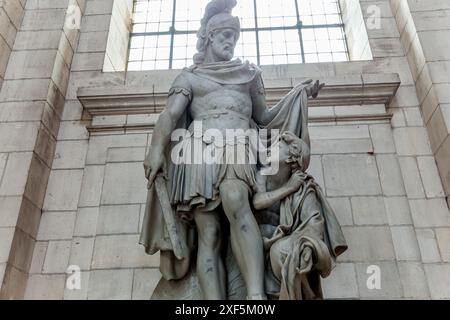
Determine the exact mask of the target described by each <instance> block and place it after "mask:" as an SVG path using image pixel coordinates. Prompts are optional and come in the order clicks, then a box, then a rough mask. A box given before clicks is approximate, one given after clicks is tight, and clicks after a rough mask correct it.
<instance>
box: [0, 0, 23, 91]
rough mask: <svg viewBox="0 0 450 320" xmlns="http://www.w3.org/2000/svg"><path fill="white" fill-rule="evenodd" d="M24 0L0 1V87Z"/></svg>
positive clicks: (21, 14) (20, 19)
mask: <svg viewBox="0 0 450 320" xmlns="http://www.w3.org/2000/svg"><path fill="white" fill-rule="evenodd" d="M25 2H26V0H9V1H0V89H1V87H2V84H3V81H4V79H5V72H6V66H7V65H8V60H9V56H10V55H11V51H12V49H13V45H14V40H15V39H16V34H17V30H18V29H19V28H20V24H21V22H22V17H23V8H24V6H25Z"/></svg>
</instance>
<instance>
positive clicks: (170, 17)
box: [128, 0, 348, 70]
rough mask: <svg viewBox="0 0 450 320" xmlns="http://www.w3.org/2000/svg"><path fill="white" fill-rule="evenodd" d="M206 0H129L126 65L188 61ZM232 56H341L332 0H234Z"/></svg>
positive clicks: (277, 59) (155, 66)
mask: <svg viewBox="0 0 450 320" xmlns="http://www.w3.org/2000/svg"><path fill="white" fill-rule="evenodd" d="M209 1H210V0H135V4H134V9H133V26H132V33H131V37H130V52H129V59H128V60H129V62H128V70H160V69H180V68H183V67H185V66H189V65H192V63H193V62H192V57H193V55H194V54H195V53H196V47H195V46H196V43H197V36H196V33H197V30H198V29H199V27H200V21H201V19H202V17H203V12H204V8H205V7H206V5H207V4H208V2H209ZM233 15H236V16H238V17H239V18H240V19H241V27H242V33H241V37H240V40H239V43H238V44H237V47H236V51H235V56H236V57H239V58H241V59H243V60H249V61H251V62H254V63H257V64H259V65H272V64H291V63H312V62H332V61H347V60H348V50H347V43H346V39H345V32H344V25H343V23H342V18H341V11H340V7H339V1H338V0H276V1H275V0H239V1H238V5H237V6H236V8H235V9H234V10H233Z"/></svg>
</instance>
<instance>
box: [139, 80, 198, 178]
mask: <svg viewBox="0 0 450 320" xmlns="http://www.w3.org/2000/svg"><path fill="white" fill-rule="evenodd" d="M184 82H185V80H184ZM180 85H185V83H183V79H180V76H179V77H178V78H177V79H176V80H175V82H174V84H173V86H172V89H171V92H170V93H169V97H168V99H167V105H166V108H165V109H164V111H163V112H162V113H161V115H160V116H159V118H158V121H157V122H156V125H155V129H154V130H153V136H152V142H151V145H150V150H149V152H148V154H147V157H146V159H145V161H144V168H145V175H146V177H147V178H148V186H149V187H150V186H151V185H152V184H153V182H154V180H155V178H156V175H157V174H158V173H160V172H161V171H162V172H163V174H164V175H165V176H167V162H166V159H165V150H166V148H167V146H168V144H169V143H170V138H171V134H172V132H173V130H175V128H176V125H177V122H178V120H179V119H180V117H181V116H182V115H183V113H184V112H185V110H186V108H187V106H188V105H189V104H190V102H191V94H190V90H189V89H186V88H184V87H181V86H180ZM185 87H186V86H185Z"/></svg>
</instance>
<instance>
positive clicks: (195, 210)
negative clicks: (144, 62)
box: [140, 0, 346, 300]
mask: <svg viewBox="0 0 450 320" xmlns="http://www.w3.org/2000/svg"><path fill="white" fill-rule="evenodd" d="M235 6H236V1H235V0H213V1H211V2H210V3H209V4H208V6H207V7H206V10H205V16H204V18H203V20H202V26H201V28H200V30H199V32H198V43H197V49H198V54H196V55H195V56H194V63H195V64H194V65H193V66H192V67H190V68H185V69H184V70H183V71H182V72H181V74H180V75H179V76H178V77H177V78H176V79H175V81H174V82H173V84H172V87H171V89H170V91H169V95H168V101H167V107H166V109H165V110H164V112H163V113H162V114H161V116H160V118H159V120H158V122H157V124H156V127H155V130H154V133H153V138H152V143H151V147H150V151H149V153H148V155H147V157H146V160H145V162H144V168H145V174H146V177H147V178H148V189H149V191H148V198H147V206H146V212H145V216H144V222H143V228H142V232H141V239H140V243H141V244H143V245H144V246H145V249H146V252H147V253H148V254H155V253H157V252H160V259H161V262H160V270H161V273H162V275H163V278H162V279H161V281H160V283H159V284H158V286H157V288H156V290H155V293H154V294H153V298H154V299H245V298H247V299H256V300H258V299H259V300H260V299H267V298H277V297H279V298H282V299H301V298H320V297H321V290H320V279H319V278H318V277H317V275H322V276H326V275H328V274H329V272H330V270H331V268H332V263H333V261H334V259H335V258H336V257H337V256H338V255H339V254H340V253H342V252H343V251H344V250H345V249H346V244H345V239H344V237H343V235H342V232H341V229H340V227H339V224H338V223H337V220H336V218H335V216H334V214H333V211H332V209H331V208H330V207H329V205H328V204H327V202H326V200H325V197H324V196H323V193H322V192H321V190H320V187H319V186H318V185H317V184H316V183H315V182H314V179H313V178H312V177H311V176H309V175H307V174H306V173H305V170H306V169H307V168H308V165H309V160H310V156H309V134H308V124H307V117H308V116H307V100H308V97H313V98H315V97H317V95H318V93H319V91H320V89H321V88H322V87H323V84H320V83H319V82H315V83H313V82H312V81H308V82H305V83H303V84H301V85H299V86H297V87H296V88H294V89H293V90H292V91H291V92H290V93H289V94H288V95H287V96H286V97H285V98H283V99H282V101H280V103H278V104H277V105H276V106H274V107H272V108H268V107H267V105H266V99H265V89H264V84H263V81H262V77H261V70H260V69H259V68H258V67H257V66H256V65H253V64H250V63H249V62H241V61H240V60H239V59H236V60H232V58H233V55H234V48H235V46H236V43H237V41H238V39H239V36H240V22H239V19H238V18H237V17H233V16H232V15H231V11H232V9H233V8H234V7H235ZM252 130H253V131H252ZM262 130H266V131H269V132H270V131H271V130H277V132H281V133H282V135H281V137H283V138H281V137H278V135H277V134H269V136H268V137H265V138H262V139H260V140H261V141H264V142H265V144H266V145H268V146H269V147H270V148H271V149H270V150H272V149H273V150H275V149H274V147H275V146H277V147H278V146H279V147H280V148H279V151H280V152H281V155H282V156H283V155H286V154H287V153H288V151H286V150H289V152H290V155H289V156H287V157H286V158H283V159H284V160H281V159H279V160H276V158H277V157H276V153H278V152H273V154H271V155H270V159H271V161H272V163H276V164H277V165H279V169H280V170H279V172H278V173H276V174H275V175H273V176H267V175H266V174H264V169H267V168H266V167H267V166H270V163H265V164H262V163H261V161H260V159H259V156H258V155H257V154H256V151H255V146H254V145H253V144H252V142H251V141H250V140H252V139H248V136H247V134H246V133H248V132H255V131H256V132H261V131H262ZM230 132H233V133H234V134H233V135H231V137H230V134H229V133H230ZM212 133H213V134H212ZM174 135H176V136H177V137H178V138H174ZM180 140H181V141H180ZM295 148H297V149H298V150H297V151H295V152H294V151H293V150H294V149H295ZM230 149H232V150H233V152H228V151H229V150H230ZM276 150H278V149H276ZM283 152H284V153H283ZM205 154H206V155H209V156H210V157H209V158H208V157H207V158H208V159H205ZM236 156H237V158H238V159H236ZM278 158H280V157H278ZM207 160H208V161H207ZM211 160H214V161H211ZM254 160H256V161H254ZM286 181H287V183H286ZM280 290H281V293H280Z"/></svg>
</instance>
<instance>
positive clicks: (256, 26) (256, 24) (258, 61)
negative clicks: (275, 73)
mask: <svg viewBox="0 0 450 320" xmlns="http://www.w3.org/2000/svg"><path fill="white" fill-rule="evenodd" d="M253 10H254V12H255V32H256V60H257V64H258V66H259V65H260V64H261V54H260V49H259V31H258V8H257V6H256V0H253Z"/></svg>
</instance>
